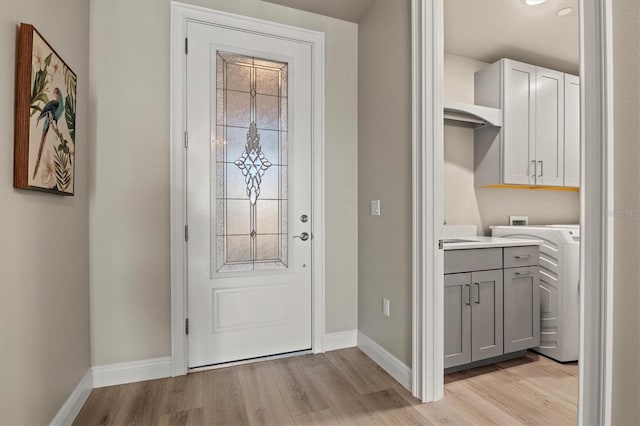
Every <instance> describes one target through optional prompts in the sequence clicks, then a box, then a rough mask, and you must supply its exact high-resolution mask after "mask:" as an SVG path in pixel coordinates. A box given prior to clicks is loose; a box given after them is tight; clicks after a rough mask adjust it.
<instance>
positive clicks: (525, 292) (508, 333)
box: [504, 266, 540, 353]
mask: <svg viewBox="0 0 640 426" xmlns="http://www.w3.org/2000/svg"><path fill="white" fill-rule="evenodd" d="M539 283H540V279H539V271H538V267H537V266H529V267H523V268H509V269H505V270H504V351H505V353H509V352H516V351H521V350H524V349H528V348H533V347H536V346H539V345H540V284H539Z"/></svg>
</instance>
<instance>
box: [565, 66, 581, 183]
mask: <svg viewBox="0 0 640 426" xmlns="http://www.w3.org/2000/svg"><path fill="white" fill-rule="evenodd" d="M564 186H575V187H579V186H580V78H579V77H578V76H575V75H570V74H565V75H564Z"/></svg>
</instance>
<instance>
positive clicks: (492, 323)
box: [471, 269, 504, 362]
mask: <svg viewBox="0 0 640 426" xmlns="http://www.w3.org/2000/svg"><path fill="white" fill-rule="evenodd" d="M471 281H473V289H472V292H471V293H472V294H473V303H472V304H471V362H475V361H480V360H482V359H487V358H492V357H494V356H498V355H502V354H503V353H504V352H503V348H504V344H503V338H502V329H503V322H502V321H503V318H502V304H503V299H502V298H503V282H502V269H498V270H494V271H482V272H473V273H471Z"/></svg>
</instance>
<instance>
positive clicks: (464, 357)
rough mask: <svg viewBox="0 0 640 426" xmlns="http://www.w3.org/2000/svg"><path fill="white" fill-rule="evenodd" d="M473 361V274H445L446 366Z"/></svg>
mask: <svg viewBox="0 0 640 426" xmlns="http://www.w3.org/2000/svg"><path fill="white" fill-rule="evenodd" d="M470 362H471V274H448V275H445V276H444V367H445V368H449V367H455V366H457V365H462V364H468V363H470Z"/></svg>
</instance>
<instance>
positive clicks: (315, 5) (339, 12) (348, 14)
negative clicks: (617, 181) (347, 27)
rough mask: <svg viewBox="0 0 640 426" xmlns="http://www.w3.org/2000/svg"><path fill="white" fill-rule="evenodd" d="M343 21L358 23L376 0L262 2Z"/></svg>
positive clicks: (278, 0)
mask: <svg viewBox="0 0 640 426" xmlns="http://www.w3.org/2000/svg"><path fill="white" fill-rule="evenodd" d="M263 1H266V2H269V3H276V4H280V5H282V6H287V7H292V8H294V9H299V10H305V11H307V12H312V13H317V14H319V15H325V16H331V17H332V18H338V19H342V20H345V21H351V22H360V19H361V18H362V17H363V16H364V14H365V13H366V11H367V9H369V7H370V6H371V5H372V4H373V3H374V2H375V1H376V0H263Z"/></svg>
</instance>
